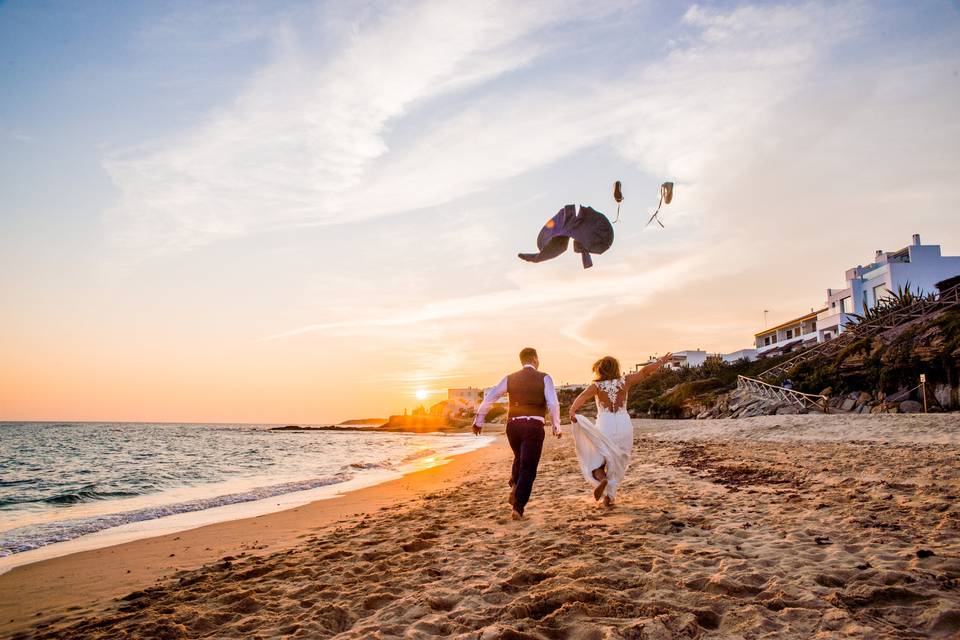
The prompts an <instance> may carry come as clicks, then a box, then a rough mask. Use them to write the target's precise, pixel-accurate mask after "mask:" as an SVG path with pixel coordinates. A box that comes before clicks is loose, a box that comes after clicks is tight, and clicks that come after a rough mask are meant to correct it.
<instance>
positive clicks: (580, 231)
mask: <svg viewBox="0 0 960 640" xmlns="http://www.w3.org/2000/svg"><path fill="white" fill-rule="evenodd" d="M570 238H573V250H574V251H576V252H577V253H579V254H580V257H581V259H582V260H583V268H584V269H589V268H590V267H592V266H593V260H592V259H591V257H590V254H591V253H596V254H601V253H603V252H604V251H606V250H607V249H609V248H610V246H611V245H612V244H613V225H612V224H610V220H609V219H607V216H605V215H603V214H602V213H600V212H599V211H596V210H594V209H593V208H591V207H585V206H583V205H580V212H579V213H578V212H577V210H576V206H575V205H572V204H568V205H567V206H565V207H563V208H562V209H560V211H558V212H557V215H555V216H553V217H552V218H550V219H549V220H547V223H546V224H545V225H543V229H541V230H540V234H539V235H538V236H537V248H538V249H540V252H539V253H519V254H517V255H518V256H519V257H520V258H521V259H522V260H526V261H527V262H543V261H544V260H552V259H553V258H556V257H557V256H559V255H560V254H562V253H563V252H565V251H566V250H567V245H568V244H569V243H570Z"/></svg>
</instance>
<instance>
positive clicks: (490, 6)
mask: <svg viewBox="0 0 960 640" xmlns="http://www.w3.org/2000/svg"><path fill="white" fill-rule="evenodd" d="M359 13H362V12H359ZM584 15H590V14H589V13H587V12H585V10H583V9H579V8H578V7H577V3H572V2H548V3H524V4H521V5H517V4H513V3H496V2H484V3H468V4H461V3H448V2H423V3H417V4H412V5H407V4H403V5H401V4H391V5H389V6H388V7H387V8H386V9H385V10H384V11H383V12H382V14H381V15H376V16H361V17H359V18H355V19H354V20H352V21H351V22H347V23H346V24H344V21H341V22H335V21H334V22H332V24H333V27H327V31H323V30H321V33H320V34H319V35H318V34H317V33H315V32H312V31H308V32H307V33H304V32H303V31H302V30H300V29H297V28H296V27H295V26H291V25H288V26H286V27H285V28H282V29H277V30H275V31H276V32H277V33H278V35H277V36H276V39H277V42H276V49H277V53H276V56H275V60H274V61H273V62H272V63H270V64H269V65H267V66H266V67H265V68H263V69H261V70H260V71H258V72H257V73H256V75H255V77H254V78H253V79H252V80H251V81H250V83H249V86H248V88H247V89H246V90H245V91H243V92H242V94H241V95H239V96H238V97H237V98H236V99H235V100H234V101H233V102H232V104H230V105H228V106H226V107H225V108H223V109H222V110H219V111H217V112H216V113H213V114H211V115H210V116H209V117H208V119H207V121H206V122H204V123H202V124H200V125H198V126H196V127H195V128H194V129H193V130H191V131H188V132H186V133H184V134H183V135H181V136H179V137H176V138H175V139H173V140H171V141H169V142H167V141H164V142H160V143H156V144H152V145H146V146H144V147H142V148H138V149H134V150H130V151H127V152H120V153H116V154H114V155H112V156H111V157H109V158H108V159H107V160H106V161H105V163H104V164H105V170H106V171H107V173H108V175H109V176H110V178H111V179H112V180H113V182H114V183H115V185H116V186H117V188H118V189H119V191H120V197H119V203H118V204H117V205H116V207H115V208H114V209H113V210H112V211H110V212H109V219H110V223H111V225H113V226H114V227H115V228H117V229H118V235H119V236H120V238H121V239H122V240H125V241H127V242H133V243H136V244H139V245H141V246H144V245H146V246H154V247H158V248H160V249H164V248H187V247H191V246H197V245H201V244H204V243H207V242H210V241H211V240H215V239H217V238H221V237H230V236H236V235H240V234H245V233H251V232H256V231H261V230H264V229H270V228H275V227H278V226H281V227H282V226H291V225H297V224H317V223H330V222H342V221H345V220H351V219H356V217H357V212H358V211H359V212H364V211H369V210H370V209H371V207H372V212H371V213H367V214H366V215H378V214H382V213H386V212H390V211H395V210H396V209H397V207H396V206H393V207H389V206H386V207H385V205H384V204H383V203H382V202H376V201H375V202H374V204H373V205H370V204H369V201H370V198H371V196H370V194H369V193H368V192H369V189H370V186H369V184H368V183H365V180H366V179H367V178H368V177H370V176H369V173H370V168H371V166H372V165H373V164H374V163H375V162H376V161H377V160H378V159H381V158H383V157H385V156H386V155H387V154H388V153H389V152H390V149H389V147H388V144H387V142H386V139H385V136H386V133H387V130H388V128H389V127H390V125H391V123H394V122H396V121H397V120H398V119H400V118H402V117H403V116H404V114H406V113H408V112H409V111H410V110H411V109H413V108H415V107H416V106H417V105H418V104H420V103H423V102H424V101H428V100H431V99H436V98H438V97H440V96H443V95H445V94H449V93H451V92H456V91H463V90H465V89H467V88H469V87H472V86H475V85H478V84H481V83H484V82H489V81H491V80H492V79H494V78H497V77H499V76H501V75H503V74H505V73H507V72H510V71H512V70H515V69H517V68H519V67H522V66H524V65H526V64H529V63H530V61H531V60H533V59H535V58H536V57H537V56H539V55H541V54H542V53H543V52H544V51H545V50H547V49H548V48H550V47H551V46H556V44H551V43H550V41H549V40H547V39H544V40H537V39H535V38H534V37H533V36H535V35H536V34H537V33H539V32H541V31H543V30H544V29H546V28H547V27H549V26H550V25H551V24H553V23H555V22H556V21H557V18H556V16H563V17H564V19H576V18H577V17H583V16H584ZM336 28H339V29H340V31H338V32H334V33H330V32H329V30H330V29H336ZM318 37H319V38H322V39H331V40H333V41H335V42H338V43H339V45H340V46H339V48H338V50H337V51H335V52H334V53H333V54H332V55H331V54H330V52H328V51H326V50H324V49H322V48H321V49H320V50H319V51H317V50H316V48H315V47H313V46H312V45H311V43H312V42H313V40H314V39H316V38H318ZM384 188H385V187H383V186H381V187H379V189H380V193H383V190H384ZM449 195H450V194H447V198H449ZM393 197H399V199H400V200H401V201H402V202H403V203H404V204H402V205H400V208H411V207H414V206H418V203H419V201H409V200H408V199H405V197H404V196H403V195H399V196H397V194H396V192H394V194H393ZM375 200H376V198H375ZM381 200H382V199H381ZM421 201H424V200H423V199H421ZM432 201H436V199H433V200H432ZM361 215H362V214H361Z"/></svg>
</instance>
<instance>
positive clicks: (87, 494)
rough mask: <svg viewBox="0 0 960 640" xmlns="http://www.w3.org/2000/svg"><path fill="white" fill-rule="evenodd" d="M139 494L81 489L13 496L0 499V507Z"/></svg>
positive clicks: (74, 502) (108, 498)
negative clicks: (53, 493)
mask: <svg viewBox="0 0 960 640" xmlns="http://www.w3.org/2000/svg"><path fill="white" fill-rule="evenodd" d="M24 482H29V481H22V482H16V481H15V482H8V483H0V486H12V485H15V484H23V483H24ZM139 495H142V494H141V493H138V492H136V491H96V490H94V489H79V490H77V491H67V492H64V493H59V494H57V495H54V496H50V497H48V498H30V497H12V498H6V499H0V508H3V507H9V506H13V505H28V504H52V505H65V504H79V503H81V502H97V501H99V500H111V499H114V498H131V497H133V496H139Z"/></svg>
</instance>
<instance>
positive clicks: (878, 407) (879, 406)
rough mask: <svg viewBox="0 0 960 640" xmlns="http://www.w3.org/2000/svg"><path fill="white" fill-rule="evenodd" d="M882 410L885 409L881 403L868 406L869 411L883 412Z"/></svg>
mask: <svg viewBox="0 0 960 640" xmlns="http://www.w3.org/2000/svg"><path fill="white" fill-rule="evenodd" d="M884 411H885V409H884V408H883V405H882V404H878V405H875V406H872V407H870V413H883V412H884Z"/></svg>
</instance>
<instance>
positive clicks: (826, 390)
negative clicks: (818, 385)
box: [820, 387, 833, 397]
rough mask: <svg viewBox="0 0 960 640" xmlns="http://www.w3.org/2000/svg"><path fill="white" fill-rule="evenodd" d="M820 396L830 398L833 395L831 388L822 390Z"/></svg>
mask: <svg viewBox="0 0 960 640" xmlns="http://www.w3.org/2000/svg"><path fill="white" fill-rule="evenodd" d="M820 395H822V396H828V397H829V396H832V395H833V387H827V388H826V389H824V390H823V391H821V392H820Z"/></svg>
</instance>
